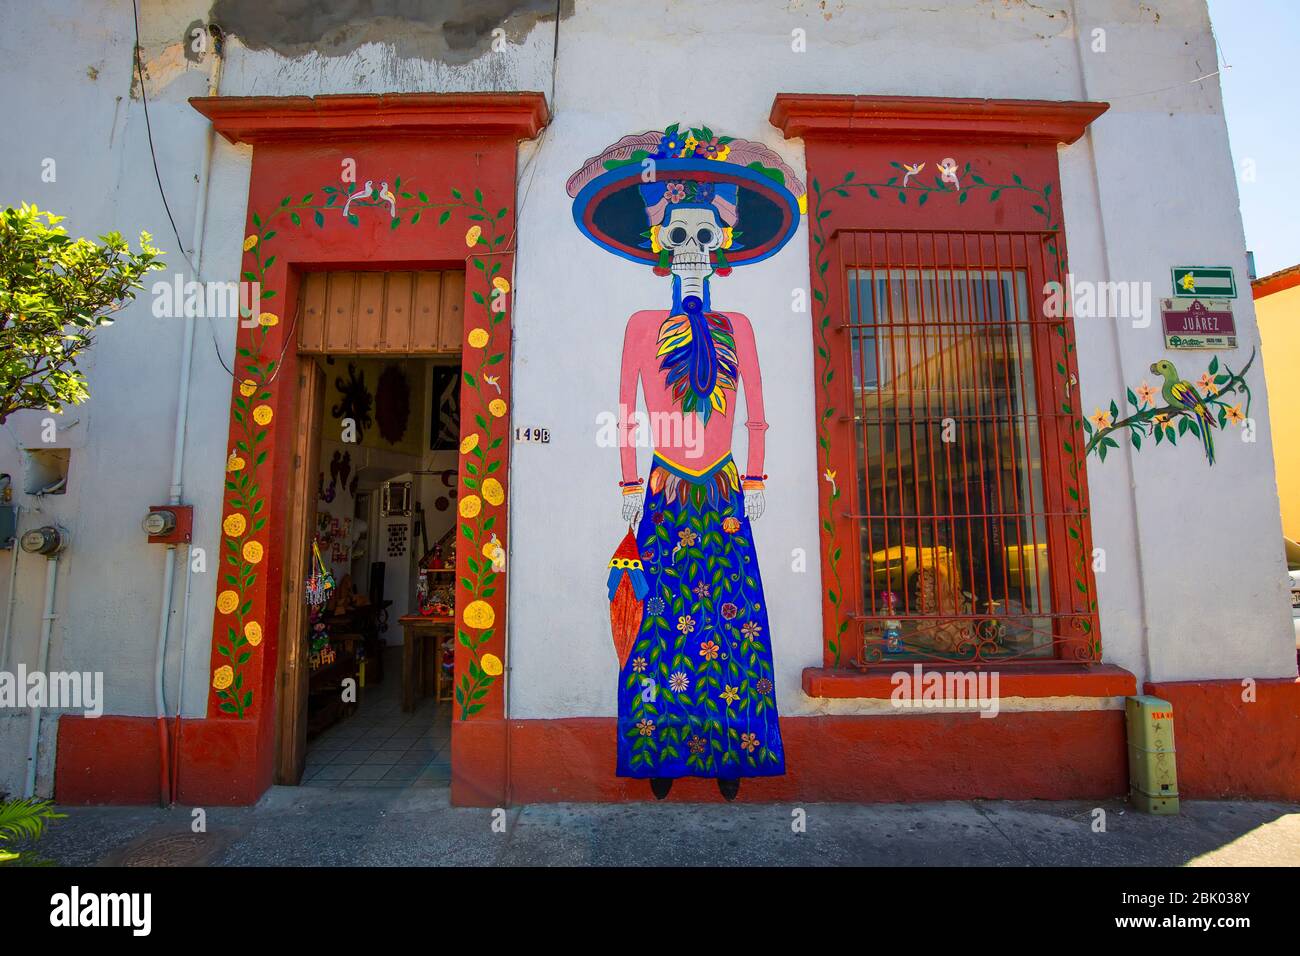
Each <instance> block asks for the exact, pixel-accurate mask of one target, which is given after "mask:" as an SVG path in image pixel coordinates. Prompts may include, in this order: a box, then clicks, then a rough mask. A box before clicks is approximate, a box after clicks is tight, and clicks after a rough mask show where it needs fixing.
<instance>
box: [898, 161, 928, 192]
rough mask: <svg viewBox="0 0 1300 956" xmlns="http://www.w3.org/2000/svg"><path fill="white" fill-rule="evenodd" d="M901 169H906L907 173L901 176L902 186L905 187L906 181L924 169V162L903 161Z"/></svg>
mask: <svg viewBox="0 0 1300 956" xmlns="http://www.w3.org/2000/svg"><path fill="white" fill-rule="evenodd" d="M903 169H905V170H907V175H906V176H904V177H903V188H904V189H906V188H907V181H908V180H909V179H911V178H912V177H913V176H915V175H917V174H918V173H920V172H921V170H923V169H925V163H904V164H903Z"/></svg>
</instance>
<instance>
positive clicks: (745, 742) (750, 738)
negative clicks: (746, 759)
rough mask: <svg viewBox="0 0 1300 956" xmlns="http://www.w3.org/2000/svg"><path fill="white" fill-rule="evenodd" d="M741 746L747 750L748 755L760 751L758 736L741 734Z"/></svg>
mask: <svg viewBox="0 0 1300 956" xmlns="http://www.w3.org/2000/svg"><path fill="white" fill-rule="evenodd" d="M740 746H742V747H744V748H745V752H746V753H751V754H752V753H753V752H754V751H755V750H757V749H758V734H741V735H740Z"/></svg>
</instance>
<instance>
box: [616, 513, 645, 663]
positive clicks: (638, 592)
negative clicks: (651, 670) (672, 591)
mask: <svg viewBox="0 0 1300 956" xmlns="http://www.w3.org/2000/svg"><path fill="white" fill-rule="evenodd" d="M649 591H650V585H649V584H648V583H647V582H646V579H645V572H644V571H643V570H642V567H641V553H640V552H639V551H638V550H637V543H636V536H635V535H633V534H632V531H631V529H628V532H627V534H626V535H625V536H624V538H623V542H622V543H621V544H620V545H619V546H618V550H616V551H615V552H614V556H613V557H612V558H610V559H609V626H610V629H611V630H612V631H613V635H614V651H615V653H617V654H618V666H619V668H620V669H621V668H622V667H623V666H624V665H626V664H627V658H628V655H629V654H631V653H632V645H633V644H635V643H636V635H637V632H638V631H640V630H641V616H642V614H643V613H644V609H645V596H646V594H647V593H649Z"/></svg>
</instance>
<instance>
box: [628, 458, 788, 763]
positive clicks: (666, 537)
mask: <svg viewBox="0 0 1300 956" xmlns="http://www.w3.org/2000/svg"><path fill="white" fill-rule="evenodd" d="M646 492H647V493H646V500H645V511H644V513H643V515H642V518H641V525H640V527H639V528H638V530H637V544H638V546H639V548H640V551H641V560H642V562H643V564H644V570H645V577H646V581H647V582H648V583H649V586H650V589H649V592H648V593H647V594H646V598H645V614H644V616H643V618H642V621H641V629H640V631H639V633H638V635H637V640H636V643H635V645H633V647H632V652H631V654H630V655H629V657H628V661H627V664H625V665H624V666H623V669H622V670H621V671H620V672H619V677H618V775H619V776H620V777H689V776H695V777H758V776H772V775H777V774H783V773H785V751H784V749H783V748H782V746H781V727H780V723H779V721H778V716H777V709H776V693H775V688H774V677H773V674H772V645H771V635H770V633H769V632H768V627H767V605H766V602H765V601H764V599H763V582H762V579H761V578H760V577H759V573H758V558H757V556H756V555H755V553H754V541H753V538H752V537H751V536H750V527H749V519H748V518H746V517H745V512H744V495H743V493H742V491H741V488H740V476H739V474H738V473H737V470H736V465H735V463H734V462H733V461H732V458H731V456H730V455H728V456H726V457H725V458H723V459H722V460H721V461H719V462H717V463H716V464H714V465H713V466H712V467H711V468H709V469H707V470H705V471H704V472H702V473H695V472H691V471H689V470H686V469H683V468H680V467H679V466H677V465H674V464H673V463H671V462H669V461H667V460H665V459H664V458H661V457H660V456H659V455H655V459H654V464H653V466H652V468H651V472H650V477H649V479H648V481H647V489H646Z"/></svg>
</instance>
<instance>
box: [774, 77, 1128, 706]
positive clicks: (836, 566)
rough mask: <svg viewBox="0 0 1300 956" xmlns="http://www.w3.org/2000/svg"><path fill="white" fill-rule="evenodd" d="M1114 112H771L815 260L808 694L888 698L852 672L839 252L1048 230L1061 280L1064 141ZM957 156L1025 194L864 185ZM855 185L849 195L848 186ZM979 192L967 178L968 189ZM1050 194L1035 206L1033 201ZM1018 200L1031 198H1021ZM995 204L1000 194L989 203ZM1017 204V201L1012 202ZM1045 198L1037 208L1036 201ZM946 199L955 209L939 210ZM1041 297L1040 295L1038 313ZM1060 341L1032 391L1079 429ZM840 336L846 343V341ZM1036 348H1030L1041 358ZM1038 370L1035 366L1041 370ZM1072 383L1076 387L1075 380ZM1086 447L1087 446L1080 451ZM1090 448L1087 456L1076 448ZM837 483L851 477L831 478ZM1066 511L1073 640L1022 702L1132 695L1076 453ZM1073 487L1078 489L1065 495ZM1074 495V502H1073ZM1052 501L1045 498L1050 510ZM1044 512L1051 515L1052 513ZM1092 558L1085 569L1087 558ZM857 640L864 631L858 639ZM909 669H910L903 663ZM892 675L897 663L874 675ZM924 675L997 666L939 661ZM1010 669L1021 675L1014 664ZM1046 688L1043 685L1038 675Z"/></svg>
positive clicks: (1066, 345)
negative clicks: (850, 237) (902, 168)
mask: <svg viewBox="0 0 1300 956" xmlns="http://www.w3.org/2000/svg"><path fill="white" fill-rule="evenodd" d="M1106 108H1107V104H1104V103H1077V102H1048V101H1025V100H975V99H953V98H934V97H886V96H853V95H837V94H785V93H783V94H779V95H778V96H777V97H776V99H775V101H774V102H773V105H772V113H771V121H772V124H773V125H774V126H776V127H777V128H779V129H781V130H782V132H783V133H784V134H785V136H786V137H787V138H802V139H803V141H804V146H805V151H806V160H807V167H808V181H809V186H810V189H809V197H808V199H809V208H808V224H809V230H808V231H809V252H810V278H811V281H812V287H811V288H812V295H813V302H812V306H813V308H812V313H813V315H812V320H813V321H812V326H813V336H814V372H815V379H814V382H815V392H816V414H817V417H816V427H817V456H818V458H817V483H818V489H819V535H820V539H821V559H822V560H821V564H822V577H823V666H822V667H821V668H810V669H809V670H808V671H806V672H805V675H804V689H805V691H806V692H808V693H809V694H812V695H814V696H845V697H860V696H881V694H880V691H881V689H882V688H881V687H878V686H876V684H878V680H876V678H873V677H872V675H871V671H872V670H873V667H872V666H871V665H868V666H867V667H865V668H864V670H865V671H866V673H861V672H859V670H857V669H851V668H850V661H851V660H852V659H853V657H854V656H855V654H856V653H857V652H858V651H859V650H860V648H861V638H860V625H858V624H857V622H858V621H859V620H860V618H861V617H862V614H863V609H862V608H860V607H858V606H857V605H858V604H859V603H861V602H860V598H858V597H857V595H860V594H861V588H860V586H859V583H860V582H859V578H858V576H859V574H860V569H861V563H860V560H859V559H858V543H857V542H858V538H857V527H858V519H857V518H853V517H849V515H850V514H851V513H852V512H853V511H854V510H855V506H854V505H853V503H852V495H849V494H845V493H843V492H837V491H836V490H835V489H836V488H837V487H838V488H851V487H853V485H851V484H850V482H852V481H853V480H854V479H853V477H852V476H853V471H854V467H855V465H854V458H855V457H856V454H855V442H854V440H853V434H852V422H851V420H849V419H847V418H846V419H845V420H844V421H841V417H842V413H841V411H840V410H844V409H849V408H851V407H852V405H851V395H850V390H851V381H852V378H851V375H846V374H843V373H841V374H838V375H836V374H835V373H836V371H838V370H840V369H841V368H842V369H844V370H846V371H847V369H848V361H849V359H848V357H847V353H848V338H847V336H846V335H845V333H843V332H841V331H838V330H837V328H836V326H837V325H838V324H842V323H843V322H844V318H845V317H846V316H847V315H848V308H847V302H846V301H844V299H845V297H844V294H843V291H842V283H841V282H840V281H839V277H840V275H841V273H842V270H843V269H844V268H846V266H847V263H846V261H845V259H844V257H843V256H842V255H841V254H840V253H839V244H840V241H841V238H840V237H841V236H842V235H844V234H848V233H850V232H853V231H859V232H871V231H922V232H927V233H938V234H943V233H946V232H951V233H954V234H957V233H969V232H980V231H988V232H1021V233H1031V232H1037V231H1043V232H1047V231H1050V232H1051V233H1052V236H1051V242H1052V253H1053V255H1052V258H1053V269H1054V270H1055V271H1056V274H1057V275H1059V276H1060V277H1061V278H1062V279H1063V278H1064V276H1065V275H1066V272H1067V267H1066V265H1065V263H1066V250H1065V230H1064V226H1063V216H1062V210H1061V205H1060V203H1061V199H1060V188H1059V183H1060V170H1059V164H1058V158H1057V149H1058V145H1059V144H1070V143H1073V142H1075V141H1076V140H1078V139H1079V138H1080V137H1081V136H1082V135H1083V133H1084V131H1085V130H1086V129H1087V126H1088V124H1090V123H1091V122H1092V121H1093V120H1095V119H1096V118H1097V117H1098V116H1100V115H1101V114H1102V113H1103V112H1104V111H1105V110H1106ZM947 156H953V157H956V158H958V160H959V165H960V166H961V167H962V168H963V169H964V168H965V166H964V164H965V163H966V162H967V161H972V162H973V165H974V169H973V170H972V172H974V173H976V174H980V173H982V174H983V175H984V176H985V177H987V182H989V183H1000V182H1003V181H1005V182H1006V183H1007V184H1008V191H1009V192H1012V191H1014V192H1015V193H1016V194H1017V195H1016V196H1015V197H1014V198H1015V199H1016V200H1018V201H1015V202H1008V201H1002V202H994V201H989V200H987V199H985V196H986V195H988V193H989V192H991V190H989V189H985V190H984V195H979V196H976V195H974V194H972V196H971V200H972V201H967V200H960V202H958V201H957V199H958V197H956V196H955V195H937V196H935V197H927V198H936V199H938V200H940V201H937V202H934V203H931V204H930V205H929V206H928V208H926V209H925V210H924V212H922V211H921V209H920V208H918V203H917V202H916V199H917V198H918V197H917V196H915V195H909V196H907V199H910V200H912V201H910V202H907V201H903V200H902V199H898V198H895V195H894V193H895V192H896V189H895V190H890V191H888V193H887V194H886V195H883V196H882V195H881V193H882V192H883V191H884V190H883V189H875V188H868V183H869V182H875V183H880V184H883V183H885V182H887V181H888V180H887V179H886V176H887V175H888V174H889V173H892V172H896V169H895V168H894V167H893V166H891V164H892V163H895V162H898V161H903V162H917V161H922V160H923V161H925V162H926V163H927V169H928V170H930V171H931V172H930V177H929V178H932V177H933V175H934V173H933V171H934V169H935V168H936V166H937V164H938V160H939V159H940V158H943V157H947ZM850 183H851V185H849V184H850ZM971 185H973V184H971V183H970V181H969V180H968V187H969V186H971ZM1037 191H1042V192H1041V193H1040V194H1039V195H1038V196H1037V197H1035V196H1034V195H1031V194H1032V193H1035V192H1037ZM1022 193H1023V195H1022ZM993 198H994V199H997V198H998V197H993ZM1009 198H1011V197H1009ZM1035 199H1036V201H1034V200H1035ZM944 200H951V201H948V202H946V203H945V202H944ZM1036 302H1037V300H1036V299H1035V297H1034V295H1033V292H1032V291H1031V296H1030V304H1031V308H1032V307H1034V306H1035V304H1036ZM1057 334H1058V335H1059V337H1060V338H1061V340H1062V346H1061V347H1062V354H1061V356H1060V358H1061V361H1060V363H1059V365H1058V364H1057V363H1055V362H1053V363H1052V364H1053V367H1052V368H1050V369H1048V370H1046V371H1045V372H1044V374H1048V375H1050V376H1051V377H1052V378H1053V380H1054V381H1053V383H1052V385H1051V387H1049V388H1048V389H1047V390H1046V392H1045V389H1044V387H1043V383H1042V382H1041V381H1040V382H1039V383H1038V384H1039V387H1038V388H1037V389H1036V391H1037V393H1038V401H1039V406H1040V409H1042V408H1046V407H1047V405H1046V403H1048V402H1051V403H1052V405H1051V407H1053V408H1054V409H1055V410H1058V411H1062V412H1063V413H1067V412H1068V416H1069V417H1068V420H1069V421H1071V422H1074V423H1076V425H1075V426H1073V427H1077V422H1078V421H1079V420H1080V419H1081V415H1082V412H1081V409H1080V407H1079V401H1078V388H1077V387H1075V386H1077V382H1078V369H1077V364H1076V361H1075V355H1074V349H1073V343H1074V328H1073V322H1072V320H1070V319H1069V318H1068V317H1063V318H1062V321H1061V328H1060V329H1059V331H1058V332H1057ZM837 338H838V341H837ZM1038 354H1039V353H1038V349H1037V348H1036V349H1035V355H1036V356H1037V355H1038ZM1041 368H1042V366H1041V364H1040V369H1041ZM1067 383H1068V384H1067ZM1055 439H1056V442H1057V445H1058V447H1057V448H1055V449H1051V450H1049V449H1050V446H1049V444H1048V437H1047V435H1046V433H1045V434H1044V435H1043V438H1042V440H1041V444H1040V454H1041V455H1042V458H1043V460H1044V463H1045V465H1046V463H1047V462H1048V461H1049V459H1050V458H1052V456H1053V455H1064V452H1063V451H1062V450H1061V449H1060V447H1059V444H1060V442H1061V441H1062V440H1065V441H1069V436H1066V435H1063V434H1062V435H1057V436H1055ZM1071 444H1072V446H1073V447H1075V448H1076V449H1077V447H1078V445H1079V443H1078V442H1077V440H1076V441H1073V442H1072V443H1071ZM1080 451H1081V450H1080ZM828 474H834V475H837V476H845V477H844V478H843V479H842V480H841V481H839V482H833V481H832V480H830V478H828ZM1070 488H1072V489H1073V490H1072V491H1070V494H1071V496H1072V497H1071V501H1073V502H1074V510H1075V511H1076V512H1077V514H1076V515H1075V516H1074V518H1073V519H1072V520H1073V521H1074V527H1075V529H1076V532H1077V537H1076V535H1074V534H1072V535H1071V536H1070V538H1071V553H1070V554H1069V555H1068V556H1067V555H1064V554H1062V553H1060V552H1061V548H1060V546H1059V545H1060V542H1059V541H1057V542H1055V543H1053V542H1049V556H1050V560H1051V561H1052V562H1053V565H1052V568H1053V578H1054V583H1053V585H1052V589H1053V590H1052V594H1053V597H1054V599H1055V598H1056V596H1057V595H1058V594H1060V593H1063V592H1062V590H1061V589H1060V588H1059V587H1058V583H1057V581H1056V579H1057V578H1058V577H1060V576H1061V575H1062V574H1067V572H1066V571H1063V570H1061V569H1063V568H1068V569H1069V571H1068V577H1069V586H1070V587H1071V588H1072V589H1074V590H1076V591H1077V592H1078V594H1077V598H1076V599H1075V600H1074V602H1073V604H1072V605H1071V611H1072V612H1077V613H1074V614H1072V617H1071V621H1072V627H1073V628H1075V629H1077V630H1078V633H1077V634H1074V635H1071V639H1070V640H1068V641H1058V642H1056V645H1057V656H1056V657H1055V658H1038V659H1029V660H1025V661H1022V662H1019V663H1018V664H1017V666H1016V667H1015V668H1014V671H1015V673H1016V674H1017V675H1019V677H1018V693H1019V694H1021V695H1023V696H1044V695H1047V694H1048V693H1049V692H1051V693H1060V692H1061V686H1062V685H1061V678H1062V676H1069V675H1078V674H1088V675H1091V677H1092V678H1093V680H1092V683H1091V684H1089V685H1088V687H1083V686H1082V685H1077V686H1078V689H1077V690H1076V691H1075V692H1077V693H1097V692H1101V691H1110V692H1113V691H1114V690H1116V689H1117V688H1124V689H1130V691H1131V687H1132V685H1133V678H1132V675H1131V674H1128V673H1127V672H1126V671H1123V670H1122V669H1121V668H1115V667H1112V666H1106V665H1102V664H1101V643H1100V635H1099V630H1098V626H1097V606H1096V585H1095V581H1094V580H1093V576H1092V570H1091V561H1090V555H1091V548H1092V544H1091V531H1090V526H1089V522H1088V519H1087V515H1088V498H1087V479H1086V471H1085V467H1084V462H1083V459H1082V454H1081V453H1079V454H1076V455H1074V456H1073V467H1072V468H1071V485H1070ZM1067 490H1069V489H1067ZM1075 495H1077V497H1073V496H1075ZM1046 504H1047V502H1046V501H1045V505H1046ZM1047 510H1049V511H1050V510H1051V508H1050V507H1049V508H1048V509H1047ZM1085 558H1087V560H1085ZM855 632H857V633H855ZM907 663H908V665H910V664H911V663H913V662H912V661H910V660H909V661H908V662H907ZM879 666H881V667H884V668H887V669H889V670H895V669H897V667H898V664H897V663H895V662H886V663H884V664H881V665H879ZM924 666H926V667H927V668H933V669H944V668H946V667H957V666H964V667H970V666H992V667H998V668H1002V667H1004V666H1006V662H1003V661H990V662H988V663H982V664H974V665H972V664H955V663H954V664H944V663H940V662H932V663H929V664H925V665H924ZM1008 670H1012V668H1008ZM1035 674H1039V675H1042V676H1043V677H1044V678H1045V679H1044V680H1035V679H1034V675H1035Z"/></svg>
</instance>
